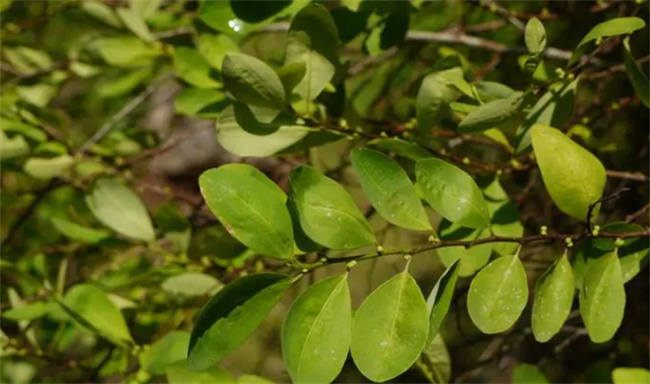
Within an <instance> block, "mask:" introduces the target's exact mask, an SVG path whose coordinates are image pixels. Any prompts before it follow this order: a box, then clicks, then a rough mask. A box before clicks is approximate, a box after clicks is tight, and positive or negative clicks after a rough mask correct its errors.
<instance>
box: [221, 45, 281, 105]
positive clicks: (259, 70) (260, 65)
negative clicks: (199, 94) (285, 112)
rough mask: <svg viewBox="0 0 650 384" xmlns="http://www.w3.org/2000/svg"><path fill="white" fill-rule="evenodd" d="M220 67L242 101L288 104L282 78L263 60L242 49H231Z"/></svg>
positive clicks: (224, 80)
mask: <svg viewBox="0 0 650 384" xmlns="http://www.w3.org/2000/svg"><path fill="white" fill-rule="evenodd" d="M221 70H222V76H223V82H224V85H225V86H226V89H227V90H228V92H230V93H232V95H233V96H235V98H236V99H237V100H239V101H241V102H242V103H246V104H251V105H255V106H259V107H266V108H277V109H281V108H283V107H284V106H285V104H286V99H285V94H284V86H283V85H282V81H280V77H279V76H278V74H277V73H275V71H274V70H273V69H272V68H271V67H269V66H268V65H266V63H264V62H263V61H261V60H259V59H257V58H255V57H253V56H248V55H245V54H243V53H228V54H227V55H226V56H225V57H224V58H223V63H222V65H221Z"/></svg>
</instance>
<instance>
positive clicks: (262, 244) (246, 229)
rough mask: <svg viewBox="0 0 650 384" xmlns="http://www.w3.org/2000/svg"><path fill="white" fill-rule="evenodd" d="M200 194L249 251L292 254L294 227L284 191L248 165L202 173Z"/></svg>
mask: <svg viewBox="0 0 650 384" xmlns="http://www.w3.org/2000/svg"><path fill="white" fill-rule="evenodd" d="M199 186H200V187H201V194H202V195H203V197H204V198H205V201H206V203H207V204H208V207H210V210H211V211H212V213H214V215H215V216H217V218H218V219H219V221H220V222H221V223H222V224H223V225H224V227H226V229H227V230H228V232H229V233H230V234H231V235H232V236H233V237H234V238H236V239H237V240H239V241H240V242H241V243H243V244H245V245H246V246H248V247H249V248H251V249H252V250H254V251H256V252H258V253H261V254H263V255H266V256H269V257H273V258H276V259H285V260H286V259H290V258H291V257H292V256H293V229H292V227H291V218H290V217H289V212H288V211H287V208H286V207H285V203H286V200H287V197H286V196H285V194H284V192H282V190H281V189H280V188H279V187H278V186H277V185H275V184H274V183H273V182H272V181H271V180H269V179H268V178H267V177H266V176H265V175H264V174H263V173H262V172H260V171H259V170H257V169H256V168H255V167H252V166H250V165H247V164H226V165H222V166H221V167H219V168H216V169H210V170H208V171H205V172H203V174H202V175H201V176H200V177H199Z"/></svg>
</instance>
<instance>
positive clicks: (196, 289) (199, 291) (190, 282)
mask: <svg viewBox="0 0 650 384" xmlns="http://www.w3.org/2000/svg"><path fill="white" fill-rule="evenodd" d="M221 285H222V284H221V283H220V282H219V280H217V279H215V278H214V277H212V276H210V275H206V274H204V273H199V272H185V273H181V274H179V275H176V276H171V277H168V278H167V279H165V280H164V281H163V282H162V286H161V287H162V290H163V291H165V292H167V293H169V294H172V295H179V296H185V297H195V296H203V295H207V294H209V293H210V292H214V291H215V290H216V289H219V287H220V286H221Z"/></svg>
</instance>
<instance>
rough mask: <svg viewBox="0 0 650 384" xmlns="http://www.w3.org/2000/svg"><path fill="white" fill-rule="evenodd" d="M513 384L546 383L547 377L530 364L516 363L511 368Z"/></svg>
mask: <svg viewBox="0 0 650 384" xmlns="http://www.w3.org/2000/svg"><path fill="white" fill-rule="evenodd" d="M512 383H513V384H546V383H548V379H546V377H545V376H544V374H543V373H542V372H541V371H540V370H539V368H537V366H535V365H532V364H517V365H516V366H515V368H514V369H513V370H512Z"/></svg>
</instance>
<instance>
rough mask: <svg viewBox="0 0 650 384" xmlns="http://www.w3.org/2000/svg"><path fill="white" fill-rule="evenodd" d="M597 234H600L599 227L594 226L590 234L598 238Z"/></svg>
mask: <svg viewBox="0 0 650 384" xmlns="http://www.w3.org/2000/svg"><path fill="white" fill-rule="evenodd" d="M599 233H600V225H596V226H594V229H592V230H591V234H592V235H594V236H598V234H599Z"/></svg>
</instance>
